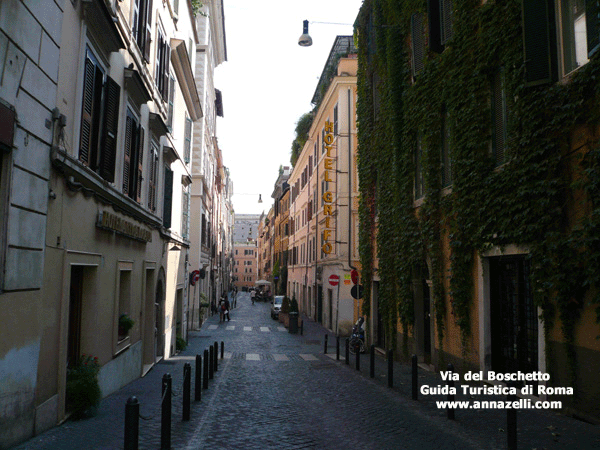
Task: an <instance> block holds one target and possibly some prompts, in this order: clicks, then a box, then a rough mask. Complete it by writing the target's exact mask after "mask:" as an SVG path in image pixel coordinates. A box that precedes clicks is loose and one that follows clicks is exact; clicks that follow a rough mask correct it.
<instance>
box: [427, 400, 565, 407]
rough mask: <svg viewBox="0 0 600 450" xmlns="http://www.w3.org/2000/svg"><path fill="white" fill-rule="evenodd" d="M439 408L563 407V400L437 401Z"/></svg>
mask: <svg viewBox="0 0 600 450" xmlns="http://www.w3.org/2000/svg"><path fill="white" fill-rule="evenodd" d="M435 403H436V405H437V407H438V408H439V409H448V408H450V409H561V408H562V402H561V401H544V400H536V401H532V400H530V399H528V398H521V399H518V400H512V401H511V400H472V401H464V400H462V401H448V400H440V401H436V402H435Z"/></svg>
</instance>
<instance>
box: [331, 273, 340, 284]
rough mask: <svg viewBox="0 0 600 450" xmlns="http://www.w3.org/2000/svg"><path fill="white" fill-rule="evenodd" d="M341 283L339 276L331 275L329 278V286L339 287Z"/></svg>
mask: <svg viewBox="0 0 600 450" xmlns="http://www.w3.org/2000/svg"><path fill="white" fill-rule="evenodd" d="M339 282H340V277H339V276H337V275H335V274H334V275H330V276H329V284H330V285H332V286H337V285H338V283H339Z"/></svg>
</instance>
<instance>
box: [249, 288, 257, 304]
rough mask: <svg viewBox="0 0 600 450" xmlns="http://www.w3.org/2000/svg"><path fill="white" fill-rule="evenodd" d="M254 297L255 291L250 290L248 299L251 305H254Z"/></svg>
mask: <svg viewBox="0 0 600 450" xmlns="http://www.w3.org/2000/svg"><path fill="white" fill-rule="evenodd" d="M255 297H256V290H254V289H252V290H251V291H250V299H251V300H252V304H253V305H254V298H255Z"/></svg>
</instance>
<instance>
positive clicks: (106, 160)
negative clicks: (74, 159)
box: [100, 77, 121, 183]
mask: <svg viewBox="0 0 600 450" xmlns="http://www.w3.org/2000/svg"><path fill="white" fill-rule="evenodd" d="M120 95H121V88H120V86H119V85H118V84H117V83H116V82H115V81H114V80H113V79H112V78H110V77H108V78H107V80H106V86H105V97H104V98H105V104H104V130H103V133H102V154H101V155H100V176H101V177H102V178H104V179H105V180H107V181H110V182H111V183H112V182H113V181H115V162H116V155H117V130H118V125H119V99H120Z"/></svg>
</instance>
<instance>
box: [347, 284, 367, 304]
mask: <svg viewBox="0 0 600 450" xmlns="http://www.w3.org/2000/svg"><path fill="white" fill-rule="evenodd" d="M363 291H364V289H363V286H362V284H355V285H354V286H352V289H350V295H352V298H355V299H357V300H359V299H361V298H362V296H363Z"/></svg>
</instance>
